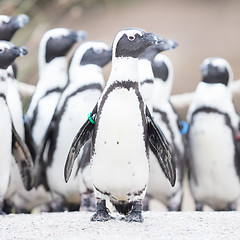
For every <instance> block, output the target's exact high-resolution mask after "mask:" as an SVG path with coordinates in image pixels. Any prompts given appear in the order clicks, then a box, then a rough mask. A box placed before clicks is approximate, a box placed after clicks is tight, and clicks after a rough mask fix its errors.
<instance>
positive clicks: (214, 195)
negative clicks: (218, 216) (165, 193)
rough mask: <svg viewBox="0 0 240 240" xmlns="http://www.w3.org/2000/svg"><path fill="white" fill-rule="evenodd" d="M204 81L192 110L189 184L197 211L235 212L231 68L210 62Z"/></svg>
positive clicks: (238, 167) (239, 168) (237, 171)
mask: <svg viewBox="0 0 240 240" xmlns="http://www.w3.org/2000/svg"><path fill="white" fill-rule="evenodd" d="M200 68H201V72H202V81H201V82H200V83H199V84H198V86H197V89H196V92H195V97H194V99H193V101H192V103H191V105H190V107H189V110H188V113H187V120H188V122H189V124H190V127H189V132H188V143H189V148H190V155H191V156H190V163H189V165H190V173H189V184H190V189H191V192H192V195H193V198H194V200H195V203H196V210H199V211H201V210H202V209H203V205H208V206H210V207H211V208H213V209H214V210H235V209H236V204H237V202H238V200H239V197H240V179H239V177H240V162H239V160H238V154H239V153H238V152H237V151H236V150H237V147H236V135H237V131H238V126H239V116H238V115H237V113H236V111H235V108H234V105H233V102H232V95H231V92H230V90H229V84H230V82H231V81H232V79H233V73H232V69H231V67H230V64H229V63H228V62H227V61H226V60H225V59H223V58H219V57H213V58H207V59H205V60H204V61H203V63H202V64H201V67H200Z"/></svg>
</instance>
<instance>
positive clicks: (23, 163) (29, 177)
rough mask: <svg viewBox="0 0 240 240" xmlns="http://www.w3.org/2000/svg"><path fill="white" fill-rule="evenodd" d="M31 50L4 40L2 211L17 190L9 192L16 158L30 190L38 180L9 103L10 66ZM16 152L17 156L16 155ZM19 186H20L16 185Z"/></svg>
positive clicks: (0, 64) (0, 61)
mask: <svg viewBox="0 0 240 240" xmlns="http://www.w3.org/2000/svg"><path fill="white" fill-rule="evenodd" d="M26 54H27V50H26V48H24V47H16V46H14V45H13V44H12V43H10V42H7V41H0V111H1V118H0V128H1V136H2V140H1V145H0V155H1V156H0V182H1V184H0V212H1V213H2V203H3V200H4V198H8V197H9V196H7V195H10V194H13V193H14V190H13V189H11V190H10V191H11V193H9V192H8V191H9V181H10V173H11V168H12V166H13V165H15V163H14V162H13V161H16V163H17V165H18V167H19V172H20V174H21V177H22V180H23V184H24V186H25V188H26V189H27V190H30V189H31V188H32V187H33V184H34V175H33V162H32V158H31V155H30V152H29V151H28V148H27V147H26V145H25V143H24V142H23V140H22V139H21V137H19V135H18V133H17V131H16V130H15V127H14V124H13V121H12V118H11V112H10V110H9V107H8V103H7V91H8V89H7V88H8V71H7V68H8V67H9V66H10V65H11V64H12V63H13V61H14V60H15V59H16V58H17V57H19V56H23V55H26ZM12 155H13V156H14V158H13V157H12ZM15 190H16V189H15Z"/></svg>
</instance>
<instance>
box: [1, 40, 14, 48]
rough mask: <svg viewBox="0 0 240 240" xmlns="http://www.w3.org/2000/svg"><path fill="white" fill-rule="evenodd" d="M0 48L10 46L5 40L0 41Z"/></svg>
mask: <svg viewBox="0 0 240 240" xmlns="http://www.w3.org/2000/svg"><path fill="white" fill-rule="evenodd" d="M0 48H1V49H2V48H7V49H10V48H11V46H10V45H9V44H8V43H6V42H3V41H0Z"/></svg>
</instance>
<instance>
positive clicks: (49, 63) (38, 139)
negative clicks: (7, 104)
mask: <svg viewBox="0 0 240 240" xmlns="http://www.w3.org/2000/svg"><path fill="white" fill-rule="evenodd" d="M85 37H86V33H85V32H84V31H77V32H73V31H71V30H69V29H66V28H55V29H52V30H49V31H47V32H46V33H45V34H44V35H43V37H42V39H41V41H40V45H39V54H38V64H39V81H38V83H37V86H36V90H35V92H34V94H33V96H32V99H31V102H30V105H29V108H28V110H27V112H26V115H25V119H26V124H25V125H26V142H27V144H28V146H29V148H30V150H31V153H32V154H33V157H35V154H36V148H37V147H39V146H40V144H41V143H42V140H43V137H44V134H45V133H46V130H47V128H48V126H49V124H50V121H51V119H52V116H53V114H54V111H55V108H56V106H57V103H58V101H59V98H60V96H61V94H62V92H63V89H64V88H65V87H66V85H67V82H68V77H67V58H66V54H67V53H68V51H69V50H70V49H71V47H72V46H73V44H74V43H76V42H77V41H80V40H83V39H84V38H85ZM32 142H34V144H36V146H34V144H32Z"/></svg>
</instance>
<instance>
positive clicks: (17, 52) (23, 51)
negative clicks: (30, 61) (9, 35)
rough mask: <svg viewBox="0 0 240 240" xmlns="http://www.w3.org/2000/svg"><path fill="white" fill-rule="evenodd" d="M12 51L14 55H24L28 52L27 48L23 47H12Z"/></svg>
mask: <svg viewBox="0 0 240 240" xmlns="http://www.w3.org/2000/svg"><path fill="white" fill-rule="evenodd" d="M13 51H14V53H15V55H16V56H17V57H18V56H24V55H26V54H27V53H28V51H27V49H26V48H25V47H22V46H21V47H14V48H13Z"/></svg>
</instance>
